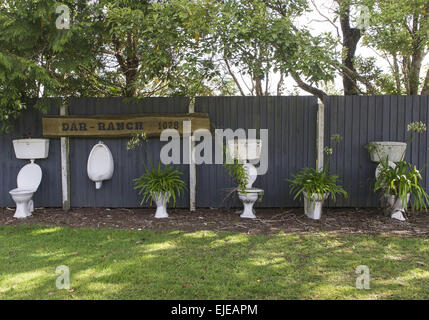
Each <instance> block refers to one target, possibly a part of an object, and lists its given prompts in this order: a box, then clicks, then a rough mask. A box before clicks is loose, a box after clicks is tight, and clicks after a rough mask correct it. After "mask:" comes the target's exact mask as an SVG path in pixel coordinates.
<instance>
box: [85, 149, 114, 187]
mask: <svg viewBox="0 0 429 320" xmlns="http://www.w3.org/2000/svg"><path fill="white" fill-rule="evenodd" d="M113 171H114V163H113V156H112V153H111V152H110V149H109V147H108V146H107V145H105V144H104V143H103V142H102V141H99V142H98V143H97V144H96V145H95V146H94V147H93V148H92V150H91V152H90V154H89V157H88V164H87V173H88V177H89V179H91V180H92V181H94V182H95V188H96V189H100V188H101V186H102V184H103V181H105V180H110V179H111V178H112V176H113Z"/></svg>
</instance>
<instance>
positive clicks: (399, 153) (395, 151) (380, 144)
mask: <svg viewBox="0 0 429 320" xmlns="http://www.w3.org/2000/svg"><path fill="white" fill-rule="evenodd" d="M371 144H372V145H373V146H374V150H370V156H371V161H373V162H380V161H381V160H382V159H386V158H387V159H388V160H389V161H392V162H398V161H401V160H402V157H403V155H404V153H405V150H406V148H407V144H406V143H405V142H395V141H373V142H371Z"/></svg>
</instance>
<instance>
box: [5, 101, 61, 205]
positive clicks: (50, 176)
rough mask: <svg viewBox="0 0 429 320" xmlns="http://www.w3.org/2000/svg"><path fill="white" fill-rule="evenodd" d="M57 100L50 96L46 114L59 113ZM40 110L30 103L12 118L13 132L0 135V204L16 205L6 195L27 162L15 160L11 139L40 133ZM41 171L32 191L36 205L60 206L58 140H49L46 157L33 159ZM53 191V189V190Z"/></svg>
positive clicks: (14, 185) (12, 187) (14, 186)
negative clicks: (30, 105) (33, 191)
mask: <svg viewBox="0 0 429 320" xmlns="http://www.w3.org/2000/svg"><path fill="white" fill-rule="evenodd" d="M58 103H59V100H55V99H51V100H50V101H49V104H50V108H49V110H48V114H52V115H55V114H58V108H57V105H58ZM41 117H42V113H41V112H39V111H38V110H35V109H34V108H32V107H29V108H28V109H27V110H26V111H24V113H23V114H22V115H21V117H20V118H19V119H18V120H17V121H16V122H15V127H14V130H13V132H11V133H10V134H8V135H0V207H6V206H8V207H9V206H15V203H14V201H13V200H12V198H11V197H10V195H9V191H10V190H11V189H14V188H16V178H17V176H18V172H19V170H20V169H21V168H22V167H23V166H24V165H25V164H26V163H28V161H27V160H18V159H16V156H15V151H14V149H13V144H12V141H13V140H14V139H22V138H27V137H31V138H41V137H42V122H41ZM36 163H37V164H38V165H40V167H41V168H42V171H43V177H42V181H41V183H40V186H39V189H38V191H37V192H36V193H35V195H34V198H33V199H34V204H35V205H36V207H41V206H44V207H58V206H61V174H58V173H59V172H61V161H60V143H59V141H54V140H51V141H50V145H49V157H48V158H47V159H41V160H36ZM58 190H59V192H58ZM53 191H54V192H53Z"/></svg>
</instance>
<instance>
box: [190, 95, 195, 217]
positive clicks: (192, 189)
mask: <svg viewBox="0 0 429 320" xmlns="http://www.w3.org/2000/svg"><path fill="white" fill-rule="evenodd" d="M194 112H195V106H194V104H193V103H190V104H189V113H194ZM189 152H190V157H189V210H190V211H195V209H196V203H197V202H196V195H197V168H196V166H195V162H194V159H195V140H194V136H193V135H192V134H191V136H190V137H189Z"/></svg>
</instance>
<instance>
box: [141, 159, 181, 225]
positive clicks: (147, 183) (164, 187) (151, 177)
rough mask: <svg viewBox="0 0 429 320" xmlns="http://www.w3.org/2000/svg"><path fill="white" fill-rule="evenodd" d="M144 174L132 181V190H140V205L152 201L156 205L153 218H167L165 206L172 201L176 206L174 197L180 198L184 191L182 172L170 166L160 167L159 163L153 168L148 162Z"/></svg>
mask: <svg viewBox="0 0 429 320" xmlns="http://www.w3.org/2000/svg"><path fill="white" fill-rule="evenodd" d="M145 169H146V172H145V173H144V174H143V175H142V176H141V177H139V178H136V179H134V189H137V190H140V191H139V194H140V195H143V198H142V200H141V204H143V203H145V202H146V203H149V204H150V205H151V204H152V201H154V202H155V203H156V213H155V218H168V213H167V204H168V202H169V200H170V198H172V199H173V206H175V205H176V196H180V195H181V194H182V193H183V192H184V190H185V189H186V184H185V182H184V181H183V180H182V179H181V175H182V172H180V171H179V170H177V169H175V168H174V167H172V166H165V167H164V168H162V167H161V163H160V162H159V163H158V165H157V166H156V167H155V166H153V165H152V163H151V162H149V168H148V167H147V166H146V165H145Z"/></svg>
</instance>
